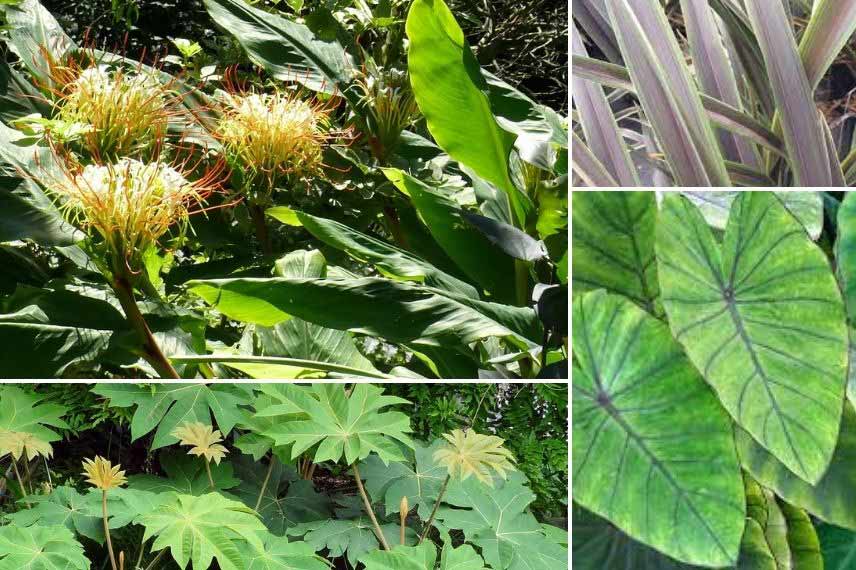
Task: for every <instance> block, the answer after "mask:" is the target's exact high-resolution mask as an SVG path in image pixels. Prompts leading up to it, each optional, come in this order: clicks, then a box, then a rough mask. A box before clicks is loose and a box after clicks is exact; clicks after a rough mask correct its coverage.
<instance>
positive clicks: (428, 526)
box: [416, 475, 452, 546]
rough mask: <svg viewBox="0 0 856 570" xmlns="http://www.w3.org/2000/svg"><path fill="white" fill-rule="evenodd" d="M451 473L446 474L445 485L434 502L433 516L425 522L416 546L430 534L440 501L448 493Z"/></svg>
mask: <svg viewBox="0 0 856 570" xmlns="http://www.w3.org/2000/svg"><path fill="white" fill-rule="evenodd" d="M451 478H452V476H451V475H446V479H445V480H444V481H443V486H442V487H440V492H439V493H437V501H436V502H435V503H434V508H433V509H431V516H430V517H428V521H427V522H426V523H425V528H424V529H422V534H421V535H419V542H417V543H416V546H419V545H420V544H422V542H423V541H424V540H425V537H426V536H428V532H429V531H430V530H431V524H432V523H433V522H434V517H436V516H437V509H438V508H440V501H441V500H442V499H443V495H444V494H445V493H446V487H448V486H449V479H451Z"/></svg>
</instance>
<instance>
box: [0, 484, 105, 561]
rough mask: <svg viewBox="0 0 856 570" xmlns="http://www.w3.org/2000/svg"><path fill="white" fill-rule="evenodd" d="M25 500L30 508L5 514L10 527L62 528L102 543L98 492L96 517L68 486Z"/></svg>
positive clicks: (83, 498)
mask: <svg viewBox="0 0 856 570" xmlns="http://www.w3.org/2000/svg"><path fill="white" fill-rule="evenodd" d="M26 500H27V502H29V503H30V504H31V505H32V508H27V509H21V510H19V511H17V512H14V513H11V514H8V515H6V518H7V519H8V520H9V521H10V523H11V524H12V526H20V527H32V526H34V525H36V526H43V527H44V526H63V527H65V528H67V529H68V530H70V531H72V532H75V533H77V534H79V535H81V536H85V537H86V538H89V539H91V540H94V541H96V542H98V543H103V542H104V523H103V522H102V520H101V516H102V515H101V511H100V509H101V493H98V507H99V511H98V513H97V514H94V513H92V512H91V510H90V509H89V508H87V500H86V497H84V496H83V495H81V494H80V493H78V492H77V491H76V490H75V489H74V488H72V487H66V486H63V487H57V488H56V489H54V490H53V491H51V493H50V494H49V495H32V496H29V497H27V498H26ZM0 567H1V566H0Z"/></svg>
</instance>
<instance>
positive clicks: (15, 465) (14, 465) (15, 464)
mask: <svg viewBox="0 0 856 570" xmlns="http://www.w3.org/2000/svg"><path fill="white" fill-rule="evenodd" d="M12 469H14V470H15V477H17V478H18V485H20V486H21V495H22V497H26V496H27V495H28V493H27V489H26V488H25V487H24V480H23V479H22V478H21V472H20V471H18V462H17V461H15V460H14V459H12ZM24 504H25V505H27V508H28V509H32V508H33V505H31V504H30V501H28V500H26V499H24Z"/></svg>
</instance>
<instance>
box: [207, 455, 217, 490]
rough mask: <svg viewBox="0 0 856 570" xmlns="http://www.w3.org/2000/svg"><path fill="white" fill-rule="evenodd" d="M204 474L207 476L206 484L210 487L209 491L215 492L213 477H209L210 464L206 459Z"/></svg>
mask: <svg viewBox="0 0 856 570" xmlns="http://www.w3.org/2000/svg"><path fill="white" fill-rule="evenodd" d="M205 474H206V475H208V484H209V485H210V486H211V490H212V491H216V488H215V487H214V477H212V476H211V464H210V462H209V461H208V460H207V459H205Z"/></svg>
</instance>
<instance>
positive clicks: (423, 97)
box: [406, 0, 532, 225]
mask: <svg viewBox="0 0 856 570" xmlns="http://www.w3.org/2000/svg"><path fill="white" fill-rule="evenodd" d="M406 29H407V38H408V39H409V40H410V45H409V48H408V51H407V67H408V71H409V72H410V84H411V86H412V87H413V95H414V96H415V97H416V102H417V103H418V105H419V109H420V110H421V111H422V114H423V115H425V120H426V122H427V123H428V130H429V131H430V132H431V135H432V136H433V137H434V139H435V140H436V141H437V144H438V145H439V146H440V147H441V148H442V149H443V150H444V151H446V152H447V153H449V156H451V157H452V158H454V159H455V160H457V161H458V162H461V163H462V164H465V165H466V166H468V167H469V168H471V169H472V170H473V171H474V172H475V173H476V174H478V175H479V176H481V177H482V178H484V179H485V180H487V181H488V182H490V183H491V184H493V185H494V186H496V187H497V188H499V189H500V190H502V191H503V192H505V193H506V194H507V195H508V198H509V202H510V204H511V207H512V210H513V211H514V216H515V219H516V220H517V224H521V225H522V224H523V223H524V222H525V221H526V219H527V217H528V214H529V211H530V210H531V207H532V205H531V202H530V201H529V200H528V199H527V197H526V196H524V195H523V194H522V193H521V192H520V191H519V190H517V188H515V187H514V184H513V182H512V181H511V177H510V176H509V172H508V168H509V162H508V161H509V154H510V153H511V149H512V147H513V144H514V138H515V136H514V135H512V134H511V133H509V132H507V131H505V130H504V129H502V128H501V127H500V126H499V124H498V123H497V120H496V117H494V115H493V113H492V112H491V108H490V101H489V100H488V97H487V95H486V92H487V90H488V87H487V82H486V81H485V80H484V77H483V76H482V74H481V69H480V67H479V64H478V61H477V60H476V58H475V56H474V55H473V53H472V50H471V49H470V46H469V45H468V44H467V42H466V40H465V39H464V34H463V32H462V31H461V28H460V27H459V26H458V23H457V22H456V21H455V17H454V16H453V15H452V13H451V12H450V11H449V8H448V7H447V6H446V4H445V3H444V2H443V0H416V1H415V2H413V4H411V6H410V11H409V12H408V14H407V24H406Z"/></svg>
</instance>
